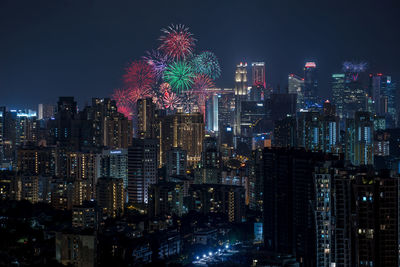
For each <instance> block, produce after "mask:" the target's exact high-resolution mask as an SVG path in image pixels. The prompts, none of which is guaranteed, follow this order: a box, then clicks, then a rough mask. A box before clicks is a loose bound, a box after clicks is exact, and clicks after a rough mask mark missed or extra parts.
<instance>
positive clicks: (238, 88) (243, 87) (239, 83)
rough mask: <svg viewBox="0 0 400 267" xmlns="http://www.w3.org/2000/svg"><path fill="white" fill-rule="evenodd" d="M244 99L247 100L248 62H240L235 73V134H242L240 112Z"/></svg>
mask: <svg viewBox="0 0 400 267" xmlns="http://www.w3.org/2000/svg"><path fill="white" fill-rule="evenodd" d="M242 100H247V63H244V64H243V63H242V62H240V64H239V65H237V66H236V73H235V123H234V131H233V133H234V135H235V136H240V135H241V130H240V124H241V122H240V114H241V110H242V108H241V105H242Z"/></svg>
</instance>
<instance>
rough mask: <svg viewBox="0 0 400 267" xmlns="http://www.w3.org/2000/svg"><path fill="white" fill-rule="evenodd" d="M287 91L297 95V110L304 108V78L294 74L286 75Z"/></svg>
mask: <svg viewBox="0 0 400 267" xmlns="http://www.w3.org/2000/svg"><path fill="white" fill-rule="evenodd" d="M288 92H289V94H296V95H297V108H296V109H297V110H299V109H301V108H304V78H301V77H299V76H297V75H295V74H289V76H288Z"/></svg>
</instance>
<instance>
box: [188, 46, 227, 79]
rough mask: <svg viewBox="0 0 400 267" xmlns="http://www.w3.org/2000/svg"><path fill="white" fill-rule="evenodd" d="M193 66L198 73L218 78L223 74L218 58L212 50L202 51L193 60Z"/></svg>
mask: <svg viewBox="0 0 400 267" xmlns="http://www.w3.org/2000/svg"><path fill="white" fill-rule="evenodd" d="M192 64H193V68H194V70H195V71H196V73H199V74H205V75H207V76H209V77H211V78H212V79H217V78H219V76H220V75H221V67H220V65H219V62H218V59H217V57H216V56H215V54H214V53H212V52H208V51H206V52H202V53H201V54H199V55H197V56H195V57H194V58H193V60H192Z"/></svg>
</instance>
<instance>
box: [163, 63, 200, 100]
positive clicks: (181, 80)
mask: <svg viewBox="0 0 400 267" xmlns="http://www.w3.org/2000/svg"><path fill="white" fill-rule="evenodd" d="M194 77H195V74H194V73H193V70H192V67H191V66H190V65H189V64H188V63H186V62H185V61H178V62H173V63H172V64H170V65H168V67H167V68H166V69H165V72H164V80H165V81H166V82H168V83H169V84H170V85H171V87H172V91H174V92H175V93H177V94H181V93H182V92H185V91H187V90H189V89H190V88H191V87H192V85H193V79H194Z"/></svg>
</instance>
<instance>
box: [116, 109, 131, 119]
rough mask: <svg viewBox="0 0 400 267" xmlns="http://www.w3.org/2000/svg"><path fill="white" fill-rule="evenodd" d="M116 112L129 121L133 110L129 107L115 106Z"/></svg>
mask: <svg viewBox="0 0 400 267" xmlns="http://www.w3.org/2000/svg"><path fill="white" fill-rule="evenodd" d="M117 108H118V112H119V113H122V114H124V116H125V117H127V118H128V119H129V120H132V118H133V110H132V108H131V107H130V106H117Z"/></svg>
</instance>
